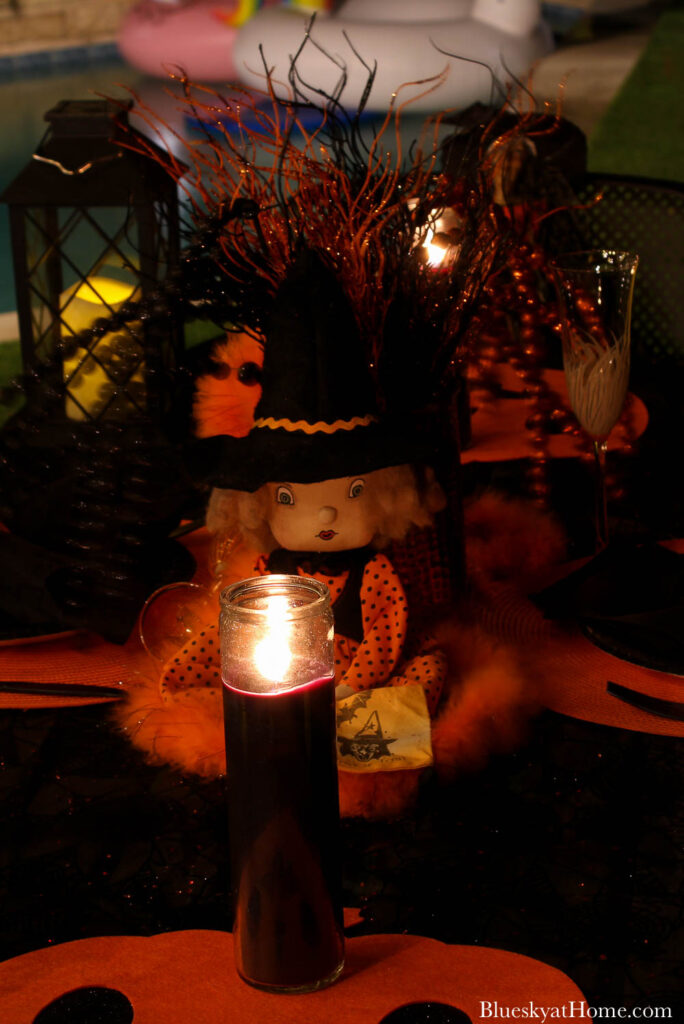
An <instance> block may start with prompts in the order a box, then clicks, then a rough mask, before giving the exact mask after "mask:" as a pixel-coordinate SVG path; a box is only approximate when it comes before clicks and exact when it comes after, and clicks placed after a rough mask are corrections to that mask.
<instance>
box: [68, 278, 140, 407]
mask: <svg viewBox="0 0 684 1024" xmlns="http://www.w3.org/2000/svg"><path fill="white" fill-rule="evenodd" d="M139 294H140V293H139V290H138V289H137V288H136V285H135V284H134V283H131V282H127V281H119V280H117V278H114V277H104V276H102V275H100V274H98V275H96V276H94V277H89V278H88V279H87V281H84V282H83V283H82V284H81V283H80V282H77V283H76V284H75V285H72V286H71V288H68V289H67V290H66V291H64V292H62V295H61V297H60V306H61V309H62V338H68V337H69V336H70V335H76V334H78V333H79V332H80V331H84V330H86V329H87V328H88V327H92V325H93V324H94V323H95V321H96V320H97V319H99V318H102V317H107V316H109V315H111V314H112V313H116V312H118V311H119V310H120V309H121V307H122V306H123V304H124V303H125V302H130V301H134V300H136V299H137V298H139ZM140 329H141V324H140V322H139V321H137V322H134V323H130V324H126V326H125V327H123V328H122V329H121V330H119V331H110V332H108V333H107V334H105V335H104V336H103V337H102V338H99V339H98V340H97V341H96V342H94V344H93V345H92V346H91V348H90V349H89V350H88V351H85V352H84V351H83V350H82V349H77V350H76V351H75V352H74V353H72V354H71V355H67V354H65V355H64V358H63V363H62V368H63V374H64V381H65V383H66V384H67V385H68V387H67V389H66V413H67V416H68V417H69V418H70V419H74V420H83V419H87V418H91V419H100V418H107V416H108V415H114V416H122V415H125V413H126V411H132V410H133V409H135V408H139V409H140V408H144V404H145V375H144V369H145V366H144V358H143V348H142V344H141V338H140V334H139V332H140ZM120 385H125V387H121V390H120V391H119V386H120Z"/></svg>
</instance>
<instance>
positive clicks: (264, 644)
mask: <svg viewBox="0 0 684 1024" xmlns="http://www.w3.org/2000/svg"><path fill="white" fill-rule="evenodd" d="M287 607H288V606H287V598H286V597H281V596H273V597H271V598H270V599H269V601H268V605H267V606H266V635H265V636H264V637H263V639H261V640H260V641H259V643H258V644H257V645H256V647H255V648H254V664H255V665H256V667H257V668H258V670H259V672H260V673H261V674H262V676H264V678H265V679H269V680H271V681H272V682H280V681H281V680H283V679H284V677H285V675H286V673H287V670H288V669H289V667H290V663H291V661H292V654H291V653H290V645H289V629H288V625H287V618H286V612H287Z"/></svg>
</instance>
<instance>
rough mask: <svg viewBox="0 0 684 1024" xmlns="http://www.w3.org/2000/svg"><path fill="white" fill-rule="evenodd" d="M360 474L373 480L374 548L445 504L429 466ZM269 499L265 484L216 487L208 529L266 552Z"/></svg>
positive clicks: (427, 522)
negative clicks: (252, 488)
mask: <svg viewBox="0 0 684 1024" xmlns="http://www.w3.org/2000/svg"><path fill="white" fill-rule="evenodd" d="M364 477H365V479H366V480H371V481H372V487H371V489H370V494H371V496H372V500H373V502H374V506H375V507H374V508H373V512H374V513H375V514H376V515H377V522H378V531H377V533H376V535H375V537H374V538H373V546H374V547H376V548H383V547H386V546H387V545H388V544H390V543H391V542H392V541H400V540H402V539H403V538H404V537H405V536H406V534H407V533H408V532H409V530H410V529H411V528H412V527H418V528H419V529H420V528H424V527H429V526H431V525H432V522H433V516H434V513H436V512H439V511H441V509H443V508H444V505H445V497H444V493H443V491H442V489H441V487H440V486H439V484H438V483H437V481H436V479H435V477H434V474H433V473H432V471H431V470H429V469H426V470H425V471H423V472H420V473H419V472H418V470H416V469H414V468H413V467H412V466H409V465H403V466H389V467H387V468H385V469H376V470H373V472H371V473H365V474H364ZM269 502H270V498H269V491H268V484H265V485H264V486H263V487H260V488H259V489H258V490H256V491H253V492H251V493H250V492H247V491H234V490H228V489H224V488H219V487H215V488H214V489H213V490H212V492H211V496H210V498H209V504H208V506H207V517H206V525H207V529H208V530H209V532H210V533H212V534H214V535H216V536H231V537H234V536H239V537H241V538H242V539H243V540H245V541H246V542H248V543H249V544H250V545H251V546H252V547H254V548H255V549H256V550H259V551H263V552H264V553H266V554H268V553H270V552H271V551H272V550H273V548H275V547H276V546H277V544H276V541H275V539H274V537H273V534H272V533H271V531H270V529H269V525H268V514H269Z"/></svg>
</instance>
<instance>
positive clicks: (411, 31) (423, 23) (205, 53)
mask: <svg viewBox="0 0 684 1024" xmlns="http://www.w3.org/2000/svg"><path fill="white" fill-rule="evenodd" d="M314 11H315V12H316V14H317V16H316V19H315V21H314V23H313V24H311V15H312V13H313V12H314ZM119 48H120V50H121V53H122V55H123V57H124V58H125V59H126V60H127V61H128V62H129V63H130V64H132V65H133V66H134V67H137V68H140V69H141V70H143V71H146V72H147V73H149V74H152V75H164V74H165V73H166V71H165V69H166V68H169V67H170V66H173V65H175V66H180V67H181V68H182V69H183V70H184V71H185V73H186V74H187V75H188V77H189V78H190V79H192V80H194V81H197V82H222V83H226V82H229V81H230V80H235V79H236V78H237V79H239V80H240V81H241V82H242V83H243V84H245V85H247V86H251V87H254V88H263V87H264V77H265V76H264V60H265V61H266V64H267V65H268V67H269V69H271V70H272V83H273V84H274V86H275V87H276V91H280V93H281V95H283V96H286V95H288V71H289V69H290V64H291V58H292V56H293V55H294V54H298V57H297V71H298V72H299V75H300V78H301V80H302V81H303V82H307V83H309V84H310V85H311V86H312V87H313V88H315V89H322V90H323V91H325V92H327V93H328V94H332V93H334V92H335V89H336V87H337V85H338V83H339V81H340V76H341V75H342V73H344V74H345V75H346V85H345V89H344V96H343V102H344V104H345V106H348V107H351V108H355V107H356V106H357V105H358V103H359V101H360V99H361V97H362V95H363V91H364V89H365V87H366V84H367V78H368V72H367V68H366V66H365V65H369V66H373V65H374V64H377V73H376V78H375V82H374V85H373V89H372V91H371V94H370V97H369V101H368V105H367V109H368V110H377V111H382V110H386V109H387V108H388V106H389V104H390V102H391V99H392V94H393V93H394V92H395V91H396V90H397V89H398V88H399V87H400V86H401V85H403V84H404V83H406V82H421V81H424V80H425V79H428V78H433V77H435V76H437V75H439V74H440V72H442V71H443V70H445V69H446V74H445V76H444V80H443V81H442V82H441V84H439V85H438V87H437V88H435V89H433V90H432V91H431V92H429V93H428V94H427V95H425V96H423V97H422V98H420V99H417V100H416V101H415V102H414V104H413V108H412V109H413V110H414V111H416V112H419V111H427V110H438V109H445V108H447V107H457V108H463V107H465V106H468V105H469V104H471V103H474V102H476V101H477V100H480V101H483V102H488V101H491V99H492V73H493V74H494V75H495V76H496V78H497V79H498V80H499V81H500V82H502V83H505V82H507V81H509V80H510V79H511V77H512V76H516V77H524V76H525V75H526V73H527V72H528V70H529V69H530V67H531V66H532V65H533V64H534V62H535V61H536V60H538V59H539V58H540V57H541V56H543V55H544V54H546V53H548V52H549V51H550V50H551V49H552V48H553V43H552V35H551V32H550V30H549V29H548V27H547V26H546V25H545V24H544V22H543V21H542V18H541V3H540V0H343V2H342V3H333V2H332V0H290V2H289V3H278V2H277V0H275V2H274V0H271V2H263V3H261V2H260V0H213V2H212V0H143V2H142V3H140V4H138V5H137V6H135V7H133V8H132V10H131V11H130V12H129V14H128V16H127V17H126V18H125V19H124V22H123V24H122V27H121V31H120V34H119ZM262 54H263V56H262ZM278 83H281V84H278ZM413 91H414V93H415V94H416V95H418V94H420V93H421V92H424V91H425V87H424V86H422V87H421V86H417V87H416V88H415V89H414V90H413ZM408 95H410V93H408V94H405V98H408Z"/></svg>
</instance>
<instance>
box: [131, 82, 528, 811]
mask: <svg viewBox="0 0 684 1024" xmlns="http://www.w3.org/2000/svg"><path fill="white" fill-rule="evenodd" d="M292 87H293V103H292V104H291V105H289V106H288V105H287V104H285V105H283V104H280V103H279V102H276V101H275V99H274V101H273V115H272V116H271V115H269V114H268V113H265V112H264V111H265V108H264V107H263V106H261V107H259V109H258V110H256V111H255V114H256V117H255V119H254V121H253V122H252V123H248V122H247V119H246V118H245V117H244V116H243V113H242V111H241V108H240V107H238V106H236V107H235V108H234V109H232V110H231V109H228V108H227V107H226V104H225V101H223V100H222V99H221V98H220V97H215V96H213V95H212V96H210V97H209V99H208V100H207V101H206V102H202V101H201V99H200V100H198V98H197V93H196V92H192V91H191V90H190V87H188V88H189V92H188V103H189V104H190V106H191V108H192V111H193V112H194V114H195V115H196V116H197V118H198V119H199V120H202V119H204V120H205V121H208V120H212V128H213V131H212V132H211V133H209V132H207V137H206V139H205V141H204V143H203V145H202V146H201V147H200V146H198V147H193V149H192V150H191V152H190V153H189V154H188V156H189V158H190V166H191V170H192V171H193V172H194V173H193V174H192V175H191V180H190V181H188V176H187V165H185V164H183V165H181V164H180V163H179V164H178V175H177V177H178V183H179V185H180V187H181V188H183V187H185V188H186V189H187V191H188V198H189V201H190V203H191V206H192V207H193V209H194V211H195V217H196V224H197V230H196V234H195V242H194V243H193V245H191V247H190V249H189V251H188V252H189V255H188V257H187V258H186V261H185V265H184V268H183V273H184V277H185V281H186V291H187V293H188V294H193V295H195V296H199V297H198V298H196V299H195V300H194V307H193V308H194V309H195V310H197V309H200V310H202V309H206V310H211V309H212V308H213V309H214V310H218V309H220V310H221V312H222V321H223V322H224V323H225V325H226V327H227V331H228V334H227V337H228V338H229V339H230V338H231V337H232V338H238V337H240V336H243V337H244V336H249V337H251V338H252V339H253V340H254V341H255V342H257V345H258V348H259V351H260V353H262V355H263V367H262V370H261V379H260V380H259V381H257V377H256V375H255V374H253V373H252V374H251V377H250V380H251V383H252V385H253V388H254V387H258V389H259V392H260V397H259V401H258V403H256V407H254V402H253V401H250V402H249V403H247V404H248V405H249V409H248V413H249V416H248V418H247V422H249V423H250V424H251V425H250V426H249V429H248V430H246V429H245V426H246V424H245V419H244V417H238V419H239V420H240V422H241V424H242V425H241V427H240V429H239V430H235V429H233V428H231V427H230V425H227V424H226V423H224V422H223V421H222V418H221V416H220V415H219V416H218V418H213V415H212V418H211V421H210V419H209V418H208V417H207V416H205V415H204V412H205V411H206V409H207V405H206V402H205V401H204V399H202V400H200V399H199V397H198V400H197V402H196V404H195V414H196V434H197V436H198V438H199V440H197V441H196V442H195V444H194V446H193V447H192V450H191V457H190V464H191V468H192V470H193V472H194V473H195V475H196V476H197V477H198V478H199V479H201V480H202V481H203V482H204V485H205V486H206V487H207V515H206V526H207V528H208V530H209V532H210V533H211V534H212V536H214V537H215V538H217V539H218V540H219V541H220V540H221V539H222V538H225V539H227V543H226V544H225V545H223V549H224V550H225V551H230V549H231V545H232V542H233V539H234V538H236V537H237V538H238V539H239V541H240V542H246V543H248V546H249V548H250V549H251V550H253V551H254V553H255V558H254V560H253V561H252V562H251V564H250V565H249V566H248V567H246V571H245V565H244V562H243V563H241V568H240V570H239V577H244V576H245V575H254V574H255V573H256V572H280V573H282V572H286V573H298V574H303V575H308V576H314V577H316V578H317V579H319V580H322V581H324V582H325V583H326V584H327V585H328V587H329V589H330V591H331V597H332V605H333V612H334V616H335V623H336V644H335V649H336V684H337V697H338V739H339V741H340V742H339V750H338V754H339V764H340V767H341V768H342V771H341V772H340V796H341V809H342V813H343V814H364V815H368V816H377V815H380V816H387V815H391V814H395V813H401V811H402V809H404V808H405V807H406V806H407V804H408V803H410V802H411V801H412V800H413V799H414V798H415V796H416V794H417V791H418V783H419V779H420V777H421V774H422V773H423V771H424V769H425V768H426V767H428V766H429V765H432V764H434V765H435V767H436V768H438V769H440V768H444V770H445V771H446V772H451V771H453V770H454V768H455V767H457V766H458V765H461V764H463V763H464V762H465V761H467V760H472V759H473V758H474V759H475V760H477V759H478V758H479V757H480V755H481V754H482V753H483V752H485V753H486V751H487V750H490V749H492V747H494V746H496V737H495V738H494V740H492V739H491V737H489V738H487V740H486V741H483V742H482V743H481V742H480V741H479V739H478V729H477V725H476V724H475V726H474V723H478V722H479V721H480V720H482V721H483V722H485V723H486V726H485V727H486V728H487V729H488V730H490V731H491V728H490V726H491V722H492V720H493V717H492V712H493V710H494V708H495V707H500V706H502V705H509V704H511V703H515V701H517V699H518V695H519V685H518V683H519V676H518V675H517V674H516V673H515V671H514V670H513V669H512V666H511V664H510V662H509V661H506V662H505V664H503V663H502V662H501V658H500V657H499V655H497V654H496V653H495V652H494V651H493V649H492V647H493V645H492V644H491V643H490V642H488V641H487V640H484V641H483V640H482V638H481V637H480V635H479V633H477V631H474V632H472V633H471V638H470V640H464V638H463V632H464V630H466V631H467V630H468V627H466V626H464V625H462V623H461V618H462V615H461V612H459V611H456V612H454V608H455V605H456V602H457V600H458V597H459V594H460V588H461V584H462V581H463V577H462V572H463V558H462V541H463V532H462V518H461V512H462V504H461V499H460V493H459V483H458V481H459V440H458V417H457V415H456V411H455V398H456V397H457V395H458V392H459V384H460V382H461V371H462V362H461V354H460V353H459V348H458V344H459V338H460V337H461V334H460V324H461V321H462V320H463V319H464V317H466V315H467V312H468V309H469V307H470V306H471V305H472V303H473V301H474V299H475V298H476V296H477V294H478V290H479V289H480V288H481V287H482V284H483V281H484V280H485V278H486V275H487V273H488V271H489V269H490V268H491V266H492V263H493V261H494V259H495V256H496V252H497V246H498V240H497V237H496V236H495V235H494V234H493V233H492V231H491V230H490V227H489V226H488V225H489V218H488V216H487V213H486V211H484V210H481V211H479V212H478V211H477V210H474V211H473V217H472V218H469V217H468V215H467V214H468V211H469V208H470V206H469V204H471V203H472V195H473V194H474V193H471V192H470V191H468V190H466V191H464V188H463V183H459V182H456V183H455V182H454V180H453V179H448V178H446V177H445V176H444V175H441V174H440V173H439V157H440V151H439V144H438V142H437V136H438V129H439V116H437V117H436V118H435V119H433V120H432V122H428V124H427V128H426V132H425V139H423V140H422V141H421V142H420V143H419V144H418V145H417V146H416V147H414V149H413V150H412V152H411V154H410V156H409V158H408V160H407V161H402V158H401V154H398V156H397V157H396V159H395V158H394V157H392V156H391V155H390V153H389V152H388V151H387V149H386V143H385V141H384V135H385V133H386V132H387V130H388V129H389V128H391V127H392V126H393V124H394V118H395V115H396V116H397V117H398V111H397V110H396V109H395V103H394V101H393V104H392V108H391V109H390V111H389V112H388V114H387V117H386V119H385V121H384V123H383V124H381V125H380V126H379V127H378V128H377V129H376V131H375V133H374V135H373V137H372V139H371V140H370V141H367V140H366V139H365V138H364V137H363V135H362V132H361V129H360V120H359V117H358V116H354V115H348V114H347V113H345V111H344V110H343V109H342V107H341V105H340V103H339V96H332V97H328V98H327V99H328V101H329V102H328V103H327V106H326V107H325V109H324V110H323V109H321V110H318V111H316V110H315V108H314V112H315V113H316V114H317V116H318V118H319V120H318V121H317V122H316V127H315V128H314V129H310V130H307V129H306V128H304V126H303V124H302V123H301V122H300V121H299V120H298V115H299V113H300V112H301V111H302V110H304V108H305V107H306V112H307V114H308V115H310V114H311V113H312V104H311V103H310V101H306V103H305V102H304V101H303V100H302V98H301V95H300V94H298V83H297V78H296V69H295V70H293V76H292ZM248 104H249V100H248V99H245V101H244V104H243V108H244V107H246V106H247V105H248ZM219 107H220V109H221V116H220V117H219V116H218V115H217V110H219ZM143 109H144V108H143ZM147 113H148V116H149V117H152V114H151V112H147ZM230 119H233V120H234V121H236V122H237V124H238V129H239V144H238V142H236V138H235V136H232V135H231V134H230V131H229V129H228V128H227V127H226V123H227V122H228V121H229V120H230ZM295 128H297V129H298V134H297V135H296V136H295ZM425 140H427V141H425ZM171 160H172V161H173V156H171ZM456 193H459V195H460V199H461V201H462V203H461V206H462V209H463V211H464V216H463V217H462V218H460V219H459V224H460V225H461V227H459V228H457V229H455V230H454V232H452V234H451V236H450V237H449V238H448V239H447V240H446V241H447V243H448V251H449V259H448V260H447V262H446V263H445V264H444V265H443V266H442V267H441V268H440V269H439V270H437V271H436V270H435V269H434V268H433V267H431V266H430V265H429V264H428V262H427V260H426V258H425V250H424V248H423V243H424V241H425V239H426V237H427V235H428V233H429V226H430V218H431V216H433V215H434V212H435V210H438V211H439V210H443V209H445V208H446V207H449V206H452V205H453V204H454V203H455V202H456V200H457V199H458V198H459V195H456ZM483 224H484V227H483V226H482V225H483ZM176 294H178V292H176ZM226 345H228V347H230V342H227V343H224V346H223V351H224V354H225V352H226ZM221 361H222V360H221V357H220V356H217V363H221ZM253 368H254V366H253V361H252V369H253ZM241 369H243V368H242V367H241ZM228 371H230V372H232V369H231V367H230V366H228V367H227V369H226V366H221V365H219V366H218V376H219V377H220V376H221V374H224V376H225V374H226V373H227V372H228ZM220 391H221V388H220V385H219V386H217V383H216V381H213V382H212V381H209V380H208V379H207V377H204V378H202V379H200V380H199V381H198V382H197V394H198V396H200V397H201V396H204V397H205V398H206V396H207V395H208V394H209V395H210V396H211V406H212V409H213V412H214V413H215V412H216V401H217V400H218V401H219V404H220ZM254 394H255V391H254V390H252V395H254ZM219 546H221V545H219ZM231 561H232V560H231V558H230V557H227V558H223V559H222V560H221V565H220V567H219V569H220V575H221V578H222V582H225V583H226V584H228V583H231V582H233V581H234V579H235V578H236V577H235V575H234V574H235V571H236V570H235V566H234V565H232V564H231ZM217 618H218V616H217V614H210V615H208V616H206V617H205V619H204V621H200V622H198V623H197V628H196V629H194V630H193V631H191V635H187V631H186V642H185V643H183V644H179V647H178V649H177V650H176V651H174V652H172V654H171V656H170V657H169V658H168V659H167V660H166V661H165V663H164V665H163V668H162V670H161V673H160V674H158V675H157V678H156V679H155V680H149V679H147V680H146V679H145V677H144V673H142V672H141V674H140V677H139V679H138V681H137V682H138V685H136V686H135V687H131V689H130V693H129V698H128V700H127V702H125V703H124V704H122V706H121V707H120V708H117V709H116V711H115V712H114V714H115V715H116V717H117V720H118V722H119V724H120V725H121V726H122V727H123V728H124V729H125V730H126V732H127V733H128V735H129V737H130V739H131V741H132V742H133V743H135V744H136V745H137V746H138V747H140V748H142V749H144V750H145V751H146V752H147V754H148V756H149V757H151V758H152V759H153V760H165V761H167V762H170V763H172V764H174V765H176V766H177V767H179V768H181V770H184V771H191V772H196V773H199V774H202V775H205V776H208V777H211V776H215V775H217V774H220V773H221V772H222V771H223V770H224V767H225V761H224V750H223V742H224V741H223V723H222V712H221V699H220V698H221V693H220V687H221V682H220V657H219V652H218V639H217V629H216V621H217ZM445 619H448V620H449V628H450V635H449V637H448V638H447V642H446V644H443V643H442V642H441V639H440V640H437V639H435V638H434V636H433V632H434V630H433V627H436V626H438V625H439V624H440V622H443V621H444V620H445ZM445 647H446V648H448V651H449V654H448V657H447V656H445V653H444V648H445ZM483 652H486V655H485V657H484V658H483ZM497 659H498V660H497ZM504 660H505V659H504ZM485 661H486V663H487V665H488V666H489V668H490V670H491V672H490V682H492V686H491V687H490V692H491V695H492V696H491V700H489V699H487V692H488V686H487V683H486V682H485V683H484V684H483V673H482V665H483V663H484V662H485ZM471 678H472V689H473V690H474V689H475V688H476V689H477V699H472V700H471V699H469V698H468V695H469V693H470V688H471V687H470V683H469V680H470V679H471ZM504 678H505V680H506V682H505V684H503V685H502V679H504ZM466 698H468V699H466ZM494 731H496V729H495V730H494ZM376 755H377V756H376ZM345 759H346V760H345ZM361 762H365V765H362V764H361Z"/></svg>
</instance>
